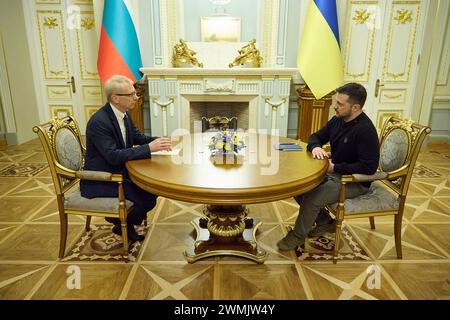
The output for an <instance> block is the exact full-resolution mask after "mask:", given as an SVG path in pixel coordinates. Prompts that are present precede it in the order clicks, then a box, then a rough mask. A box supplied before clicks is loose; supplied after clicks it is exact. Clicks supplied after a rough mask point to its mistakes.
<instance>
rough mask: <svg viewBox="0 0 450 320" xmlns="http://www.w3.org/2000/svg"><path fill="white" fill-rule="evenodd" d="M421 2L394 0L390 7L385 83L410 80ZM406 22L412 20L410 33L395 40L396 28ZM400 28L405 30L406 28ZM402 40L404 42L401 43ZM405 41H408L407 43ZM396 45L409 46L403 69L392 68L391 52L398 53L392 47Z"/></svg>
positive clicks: (384, 69)
mask: <svg viewBox="0 0 450 320" xmlns="http://www.w3.org/2000/svg"><path fill="white" fill-rule="evenodd" d="M420 4H421V3H420V1H392V4H391V8H390V11H391V13H390V18H389V27H388V35H387V41H386V45H385V54H384V62H383V75H382V80H383V82H385V83H405V82H408V81H409V78H410V74H411V67H412V62H413V56H414V49H415V42H416V36H417V26H418V22H419V18H420V8H421V7H420ZM397 7H399V8H397ZM408 7H409V9H408ZM414 7H415V8H414ZM407 12H410V14H407ZM394 14H395V17H394ZM413 20H414V21H413ZM395 21H396V22H397V23H396V24H394V22H395ZM403 21H404V23H403ZM406 22H411V23H410V27H409V29H408V31H409V32H408V35H407V36H404V37H403V36H402V37H399V38H398V39H396V40H398V41H397V42H396V40H394V33H395V29H396V28H399V27H396V26H397V25H400V24H406ZM402 28H405V27H402ZM399 30H401V31H402V32H404V29H399ZM400 41H402V42H401V43H400ZM405 41H407V43H405ZM394 45H396V46H406V48H407V51H406V52H407V53H406V55H405V56H404V59H405V60H404V68H403V70H402V71H400V70H395V71H394V70H390V58H391V53H392V52H396V53H398V52H397V51H396V50H394V49H393V48H392V47H393V46H394ZM395 65H398V63H396V64H395Z"/></svg>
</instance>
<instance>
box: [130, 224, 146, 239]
mask: <svg viewBox="0 0 450 320" xmlns="http://www.w3.org/2000/svg"><path fill="white" fill-rule="evenodd" d="M127 234H128V241H130V242H136V241H144V239H145V236H143V235H140V234H138V233H137V232H136V230H135V229H134V226H131V227H130V226H127Z"/></svg>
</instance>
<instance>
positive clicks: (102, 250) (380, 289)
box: [0, 139, 450, 312]
mask: <svg viewBox="0 0 450 320" xmlns="http://www.w3.org/2000/svg"><path fill="white" fill-rule="evenodd" d="M449 158H450V143H439V144H431V143H430V144H429V147H427V148H424V150H422V151H421V152H420V153H419V157H418V160H417V167H416V168H415V171H414V174H413V178H412V180H411V184H410V188H409V191H408V196H407V198H406V205H405V211H404V215H403V224H402V230H401V233H402V253H403V257H402V259H398V258H397V253H396V246H395V236H394V226H393V217H392V216H385V217H377V218H375V226H376V228H375V229H374V230H372V229H370V225H369V221H368V219H352V220H345V223H344V226H343V229H342V237H341V240H340V243H339V248H340V250H339V261H338V262H337V264H333V262H332V256H333V249H334V235H333V234H327V235H325V236H323V237H318V238H311V239H307V241H306V248H305V250H303V251H302V252H295V251H294V250H292V251H279V250H278V247H277V242H278V241H279V240H280V239H282V238H283V237H284V236H285V235H286V229H288V228H289V227H290V226H292V225H293V224H294V223H295V220H296V218H297V216H298V214H299V206H298V204H297V203H296V201H295V200H294V199H293V198H288V199H284V200H280V201H276V202H268V203H263V204H249V205H248V206H247V208H248V209H249V215H250V216H251V217H253V218H257V219H259V220H260V221H261V222H262V224H261V226H259V228H258V229H257V231H256V233H255V237H256V240H257V242H258V245H259V246H260V248H261V249H262V250H265V251H266V252H267V259H266V260H265V261H264V263H262V264H258V263H255V262H254V261H252V260H249V259H245V258H242V257H237V256H222V255H221V256H212V257H208V258H204V259H200V260H198V261H196V262H194V263H192V264H191V263H188V262H187V261H186V259H185V257H184V255H183V253H184V252H185V250H186V248H187V247H188V246H192V245H194V243H195V239H196V232H195V228H194V227H193V226H192V225H191V224H190V222H191V221H192V219H194V218H198V217H200V216H202V215H203V213H202V211H203V206H204V205H203V204H199V203H187V202H180V201H175V200H171V199H168V198H163V197H159V198H158V203H157V206H156V207H155V208H154V209H153V210H152V211H151V212H149V213H148V215H147V218H148V227H147V228H145V229H144V230H140V231H139V232H141V231H142V232H145V240H144V241H142V242H135V243H134V244H131V245H130V249H129V259H130V261H129V262H128V263H125V262H124V261H125V259H124V257H123V246H122V238H121V237H120V236H117V235H114V234H113V233H112V231H111V228H112V225H111V224H108V223H106V222H105V221H104V219H103V218H99V217H94V218H92V221H91V227H92V230H91V231H90V232H86V231H85V217H83V216H77V215H69V217H68V236H67V244H66V245H67V247H66V250H65V255H64V258H63V259H58V253H59V241H60V239H59V238H60V218H59V212H58V205H57V199H56V196H55V188H54V185H53V181H52V178H51V174H50V171H49V169H48V166H47V165H46V160H45V156H44V152H43V151H42V148H41V146H40V143H39V141H38V139H35V140H33V141H30V142H27V143H25V144H22V145H19V146H4V147H0V203H1V206H0V299H1V300H11V299H23V300H29V299H31V300H35V299H40V300H52V299H81V300H89V299H101V300H117V299H120V300H122V299H124V300H125V299H132V300H148V299H154V300H182V301H179V302H177V303H180V304H181V303H184V302H183V301H185V300H196V301H197V300H220V299H230V300H236V301H237V302H238V301H239V300H249V299H257V300H272V301H273V303H274V304H276V303H277V300H302V299H308V300H309V299H313V300H322V299H333V300H334V299H337V300H347V299H350V300H359V299H367V300H373V299H381V300H397V299H446V300H450V276H449V275H450V161H448V159H449ZM300 214H301V210H300ZM142 228H143V227H142ZM76 270H78V271H77V272H78V273H76V272H75V271H76ZM74 272H75V273H74ZM76 274H79V276H80V278H79V288H78V287H77V288H75V289H76V290H75V289H74V288H73V285H74V284H76V281H75V278H74V277H75V275H76ZM70 279H71V280H70ZM69 280H70V281H72V282H70V281H69ZM68 281H69V282H70V283H69V282H68ZM74 281H75V282H74ZM68 284H69V285H68ZM193 303H195V301H193ZM244 303H245V302H244ZM294 303H295V302H294ZM292 311H294V310H292ZM295 311H296V312H298V311H301V307H300V309H298V310H295Z"/></svg>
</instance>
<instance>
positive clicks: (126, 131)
mask: <svg viewBox="0 0 450 320" xmlns="http://www.w3.org/2000/svg"><path fill="white" fill-rule="evenodd" d="M123 124H124V125H125V136H124V137H123V141H124V143H125V148H127V147H128V136H129V134H130V132H129V126H128V116H127V115H126V114H125V116H124V117H123Z"/></svg>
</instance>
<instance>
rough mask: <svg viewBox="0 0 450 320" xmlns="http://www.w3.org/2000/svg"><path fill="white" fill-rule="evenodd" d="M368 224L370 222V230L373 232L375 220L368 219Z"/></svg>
mask: <svg viewBox="0 0 450 320" xmlns="http://www.w3.org/2000/svg"><path fill="white" fill-rule="evenodd" d="M369 222H370V229H372V230H374V229H375V218H374V217H369Z"/></svg>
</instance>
